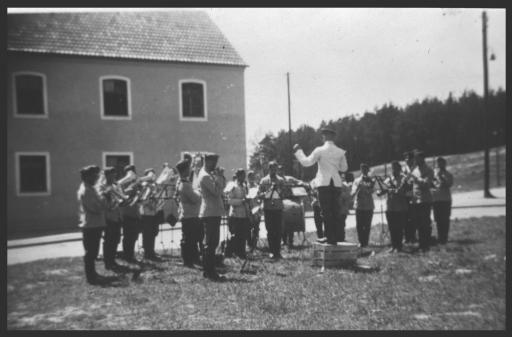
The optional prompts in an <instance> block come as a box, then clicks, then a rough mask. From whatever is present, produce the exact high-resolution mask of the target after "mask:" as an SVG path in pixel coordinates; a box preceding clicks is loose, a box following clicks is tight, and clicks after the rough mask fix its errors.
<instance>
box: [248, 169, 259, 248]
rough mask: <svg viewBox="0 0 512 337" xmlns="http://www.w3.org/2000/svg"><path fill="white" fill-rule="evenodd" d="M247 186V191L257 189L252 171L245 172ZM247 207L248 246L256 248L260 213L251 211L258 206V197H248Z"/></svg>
mask: <svg viewBox="0 0 512 337" xmlns="http://www.w3.org/2000/svg"><path fill="white" fill-rule="evenodd" d="M247 187H248V189H249V191H251V190H252V189H256V190H258V187H259V185H258V182H257V180H256V176H255V174H254V172H253V171H248V172H247ZM248 202H249V209H250V210H251V216H250V218H249V220H250V224H249V226H250V227H249V247H250V248H251V249H254V248H256V244H257V242H258V238H259V235H260V222H261V213H260V211H259V210H258V211H257V212H254V213H253V212H252V210H253V209H254V208H255V207H258V205H259V200H258V198H253V199H249V200H248Z"/></svg>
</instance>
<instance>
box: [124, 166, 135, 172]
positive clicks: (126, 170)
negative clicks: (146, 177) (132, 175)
mask: <svg viewBox="0 0 512 337" xmlns="http://www.w3.org/2000/svg"><path fill="white" fill-rule="evenodd" d="M128 171H133V172H135V165H133V164H130V165H126V166H125V167H124V173H127V172H128Z"/></svg>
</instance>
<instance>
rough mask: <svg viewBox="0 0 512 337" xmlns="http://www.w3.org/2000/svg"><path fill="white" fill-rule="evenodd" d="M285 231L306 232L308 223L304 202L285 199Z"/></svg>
mask: <svg viewBox="0 0 512 337" xmlns="http://www.w3.org/2000/svg"><path fill="white" fill-rule="evenodd" d="M281 228H282V232H283V233H290V232H304V231H305V230H306V223H305V220H304V208H303V206H302V204H300V203H298V202H295V201H292V200H289V199H284V200H283V225H282V226H281Z"/></svg>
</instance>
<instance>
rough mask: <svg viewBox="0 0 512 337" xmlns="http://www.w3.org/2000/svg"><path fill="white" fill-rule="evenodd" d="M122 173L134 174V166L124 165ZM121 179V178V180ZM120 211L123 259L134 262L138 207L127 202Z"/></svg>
mask: <svg viewBox="0 0 512 337" xmlns="http://www.w3.org/2000/svg"><path fill="white" fill-rule="evenodd" d="M130 172H131V173H130ZM124 173H125V177H126V176H127V175H128V174H133V175H135V174H136V169H135V166H134V165H126V166H125V168H124ZM123 179H124V178H123ZM123 179H121V181H122V180H123ZM120 211H121V218H122V221H123V239H122V241H123V259H124V260H126V261H127V262H132V263H136V262H138V261H137V260H136V259H135V242H137V238H138V237H139V233H140V231H141V224H140V214H139V207H138V205H136V204H130V203H128V204H126V205H123V206H121V207H120Z"/></svg>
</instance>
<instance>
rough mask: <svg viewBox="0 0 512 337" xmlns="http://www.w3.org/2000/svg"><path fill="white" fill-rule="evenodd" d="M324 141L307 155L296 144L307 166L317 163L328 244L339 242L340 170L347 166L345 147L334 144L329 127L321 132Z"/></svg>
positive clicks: (319, 194) (298, 155)
mask: <svg viewBox="0 0 512 337" xmlns="http://www.w3.org/2000/svg"><path fill="white" fill-rule="evenodd" d="M320 132H321V134H322V140H323V142H324V144H323V145H322V146H319V147H317V148H315V149H314V150H313V152H311V154H310V155H309V156H308V157H306V155H305V154H304V151H302V149H301V148H300V146H299V144H295V145H294V146H293V152H294V154H295V157H296V158H297V160H298V161H299V162H300V163H301V164H302V165H303V166H305V167H308V166H313V165H314V164H315V163H318V170H317V173H316V177H315V179H314V183H315V186H317V189H318V201H319V202H320V208H321V210H322V215H323V218H324V221H325V236H326V237H327V243H328V244H331V245H336V241H337V240H336V224H337V222H338V221H339V219H338V218H339V215H338V197H339V195H340V193H341V176H340V174H339V172H340V171H341V172H345V171H347V169H348V165H347V158H346V157H345V152H346V151H345V150H343V149H341V148H339V147H338V146H336V145H335V144H334V139H335V138H336V132H335V131H334V130H332V129H330V128H323V129H322V130H321V131H320Z"/></svg>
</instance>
